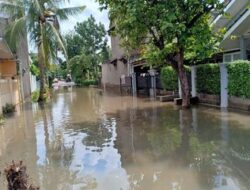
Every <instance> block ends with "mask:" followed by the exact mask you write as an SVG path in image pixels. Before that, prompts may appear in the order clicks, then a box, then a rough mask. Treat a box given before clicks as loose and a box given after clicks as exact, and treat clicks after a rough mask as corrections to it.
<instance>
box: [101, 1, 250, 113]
mask: <svg viewBox="0 0 250 190" xmlns="http://www.w3.org/2000/svg"><path fill="white" fill-rule="evenodd" d="M249 5H250V0H226V1H225V8H224V12H225V13H226V14H223V15H220V14H218V15H216V13H213V15H214V17H213V20H212V21H211V24H212V28H213V31H218V30H219V29H221V28H225V30H226V33H225V35H224V38H223V40H222V42H221V44H220V48H221V49H222V50H223V51H222V52H221V53H219V54H217V55H215V58H213V60H212V61H214V62H216V63H219V65H220V83H221V84H220V88H221V92H220V96H219V98H220V100H219V104H220V105H221V107H224V108H227V107H230V105H229V104H230V103H229V101H230V97H229V92H228V83H229V81H228V71H227V66H226V64H228V63H230V62H232V61H235V60H250V9H249ZM111 41H112V53H113V58H112V60H111V61H109V62H107V63H106V64H103V66H102V67H103V76H102V77H103V81H102V82H103V85H104V86H108V85H109V84H112V85H113V84H114V85H115V86H117V87H119V86H120V89H122V87H123V85H124V86H128V85H129V84H127V81H129V80H124V78H125V79H126V77H130V79H131V81H129V83H130V86H131V89H132V91H133V92H136V93H138V92H140V90H141V89H149V94H150V95H151V94H153V95H155V94H156V93H155V92H154V91H152V89H155V88H156V89H157V88H158V86H161V85H158V84H160V83H159V82H157V80H154V77H151V76H154V75H156V79H157V74H156V73H155V72H153V74H152V72H151V71H153V70H151V69H150V68H149V67H147V64H146V63H145V61H144V60H141V59H139V56H134V54H128V56H127V57H126V56H124V54H125V51H124V50H123V49H122V48H121V47H120V39H119V38H118V37H113V36H111ZM137 55H138V54H137ZM124 57H126V59H127V61H126V64H125V63H124V62H122V61H120V60H123V58H124ZM145 74H146V75H149V77H148V78H147V77H142V75H145ZM196 75H197V73H196V67H195V66H192V67H191V87H192V90H191V94H192V96H193V97H197V96H198V93H197V88H196V87H197V84H196V83H197V81H196ZM114 76H115V77H114ZM119 84H120V85H119ZM179 96H180V97H181V87H180V85H179ZM239 107H241V106H239ZM247 109H250V108H247Z"/></svg>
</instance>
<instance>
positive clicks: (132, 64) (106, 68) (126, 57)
mask: <svg viewBox="0 0 250 190" xmlns="http://www.w3.org/2000/svg"><path fill="white" fill-rule="evenodd" d="M111 30H112V28H111ZM111 50H112V58H111V59H110V60H109V61H106V62H105V63H103V64H102V81H101V83H102V86H103V88H104V89H110V88H111V89H113V90H115V91H120V92H121V93H126V94H143V95H145V94H146V95H149V94H150V89H151V88H152V84H151V83H152V81H151V78H150V75H151V74H152V71H153V70H151V68H150V67H149V66H148V65H147V63H146V62H145V60H144V59H142V58H141V57H140V54H139V52H138V51H137V50H133V51H130V52H129V51H127V50H125V48H123V47H122V45H121V39H120V38H119V36H113V35H111Z"/></svg>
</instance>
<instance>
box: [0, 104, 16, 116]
mask: <svg viewBox="0 0 250 190" xmlns="http://www.w3.org/2000/svg"><path fill="white" fill-rule="evenodd" d="M2 110H3V114H4V115H7V114H12V113H14V112H15V111H16V106H15V105H13V104H8V103H7V104H6V105H5V106H3V108H2Z"/></svg>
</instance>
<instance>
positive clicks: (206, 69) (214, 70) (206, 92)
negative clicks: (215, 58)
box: [196, 63, 220, 105]
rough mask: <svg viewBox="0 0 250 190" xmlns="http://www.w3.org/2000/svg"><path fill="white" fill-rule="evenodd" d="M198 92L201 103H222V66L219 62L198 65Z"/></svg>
mask: <svg viewBox="0 0 250 190" xmlns="http://www.w3.org/2000/svg"><path fill="white" fill-rule="evenodd" d="M196 80H197V92H198V97H199V101H200V102H201V103H206V104H212V105H220V67H219V65H218V64H212V63H210V64H205V65H199V66H197V78H196Z"/></svg>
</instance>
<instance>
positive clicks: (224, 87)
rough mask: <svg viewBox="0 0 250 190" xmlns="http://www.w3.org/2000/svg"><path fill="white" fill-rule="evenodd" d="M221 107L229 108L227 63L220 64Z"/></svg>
mask: <svg viewBox="0 0 250 190" xmlns="http://www.w3.org/2000/svg"><path fill="white" fill-rule="evenodd" d="M220 84H221V94H220V96H221V107H222V108H227V107H228V72H227V66H226V64H225V63H221V64H220Z"/></svg>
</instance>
